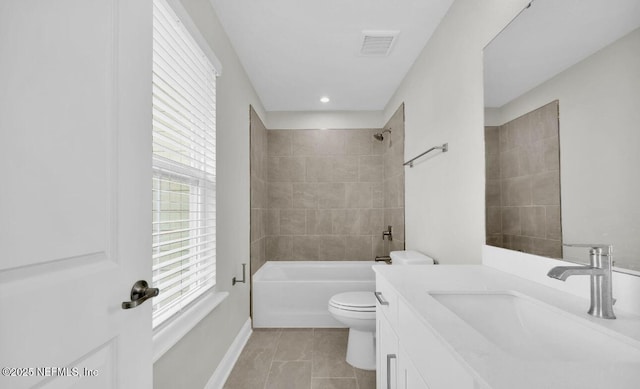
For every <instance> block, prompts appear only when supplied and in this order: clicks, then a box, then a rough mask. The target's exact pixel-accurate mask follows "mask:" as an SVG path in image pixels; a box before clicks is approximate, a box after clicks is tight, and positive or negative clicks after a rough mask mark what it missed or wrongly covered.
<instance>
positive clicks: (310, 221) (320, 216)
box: [307, 209, 332, 235]
mask: <svg viewBox="0 0 640 389" xmlns="http://www.w3.org/2000/svg"><path fill="white" fill-rule="evenodd" d="M331 223H332V212H331V210H330V209H318V210H307V235H323V234H331V233H332V224H331Z"/></svg>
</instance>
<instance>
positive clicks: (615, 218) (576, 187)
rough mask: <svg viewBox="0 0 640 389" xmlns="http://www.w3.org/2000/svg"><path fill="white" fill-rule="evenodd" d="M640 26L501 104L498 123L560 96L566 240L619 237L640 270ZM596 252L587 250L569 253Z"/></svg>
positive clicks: (620, 254) (617, 243)
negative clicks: (639, 125)
mask: <svg viewBox="0 0 640 389" xmlns="http://www.w3.org/2000/svg"><path fill="white" fill-rule="evenodd" d="M639 48H640V29H637V30H635V31H633V32H631V33H630V34H628V35H627V36H625V37H623V38H621V39H619V40H618V41H616V42H614V43H613V44H611V45H610V46H608V47H605V48H604V49H602V50H600V51H598V52H597V53H595V54H593V55H591V56H590V57H588V58H586V59H584V60H583V61H581V62H579V63H578V64H576V65H574V66H572V67H571V68H569V69H567V70H565V71H563V72H562V73H560V74H558V75H557V76H555V77H553V78H552V79H550V80H548V81H546V82H545V83H543V84H541V85H540V86H538V87H536V88H534V89H533V90H531V91H529V92H527V93H526V94H524V95H523V96H520V97H518V98H517V99H515V100H513V101H511V102H510V103H508V104H506V105H505V106H503V107H501V108H500V109H497V110H496V109H492V110H491V111H493V112H492V113H491V116H492V117H493V119H492V120H493V121H494V123H493V124H495V123H496V122H499V123H500V124H503V123H505V122H508V121H510V120H513V119H515V118H516V117H518V116H521V115H523V114H525V113H527V112H529V111H531V110H533V109H536V108H538V107H540V106H542V105H544V104H546V103H548V102H550V101H553V100H560V174H561V198H562V228H563V231H562V232H563V241H564V242H569V243H571V242H577V243H612V244H613V245H614V250H615V257H614V258H615V261H616V264H617V266H619V267H624V268H633V269H635V270H640V244H639V243H638V236H640V201H638V200H639V199H640V173H639V170H638V169H639V168H640V153H639V152H638V147H639V146H640V131H638V123H640V109H639V108H640V105H639V104H640V71H639V69H640V49H639ZM567 257H569V258H581V259H584V260H585V261H587V260H588V257H587V254H586V252H585V251H584V250H582V251H578V252H576V251H575V250H574V251H568V252H565V258H567Z"/></svg>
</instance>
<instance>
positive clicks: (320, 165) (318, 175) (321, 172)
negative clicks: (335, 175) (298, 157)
mask: <svg viewBox="0 0 640 389" xmlns="http://www.w3.org/2000/svg"><path fill="white" fill-rule="evenodd" d="M332 166H333V162H332V160H331V158H330V157H308V158H306V169H307V171H306V177H305V179H306V181H307V182H329V181H331V178H332V172H331V168H332Z"/></svg>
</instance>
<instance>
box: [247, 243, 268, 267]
mask: <svg viewBox="0 0 640 389" xmlns="http://www.w3.org/2000/svg"><path fill="white" fill-rule="evenodd" d="M265 245H266V238H262V239H259V240H256V241H255V242H251V251H250V255H249V256H250V259H251V264H250V269H251V275H254V274H255V273H256V271H258V269H260V268H261V267H262V265H264V262H265V249H266V246H265Z"/></svg>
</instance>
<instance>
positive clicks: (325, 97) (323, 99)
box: [320, 96, 329, 103]
mask: <svg viewBox="0 0 640 389" xmlns="http://www.w3.org/2000/svg"><path fill="white" fill-rule="evenodd" d="M320 101H321V102H323V103H328V102H329V98H328V97H327V96H324V97H321V98H320Z"/></svg>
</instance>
